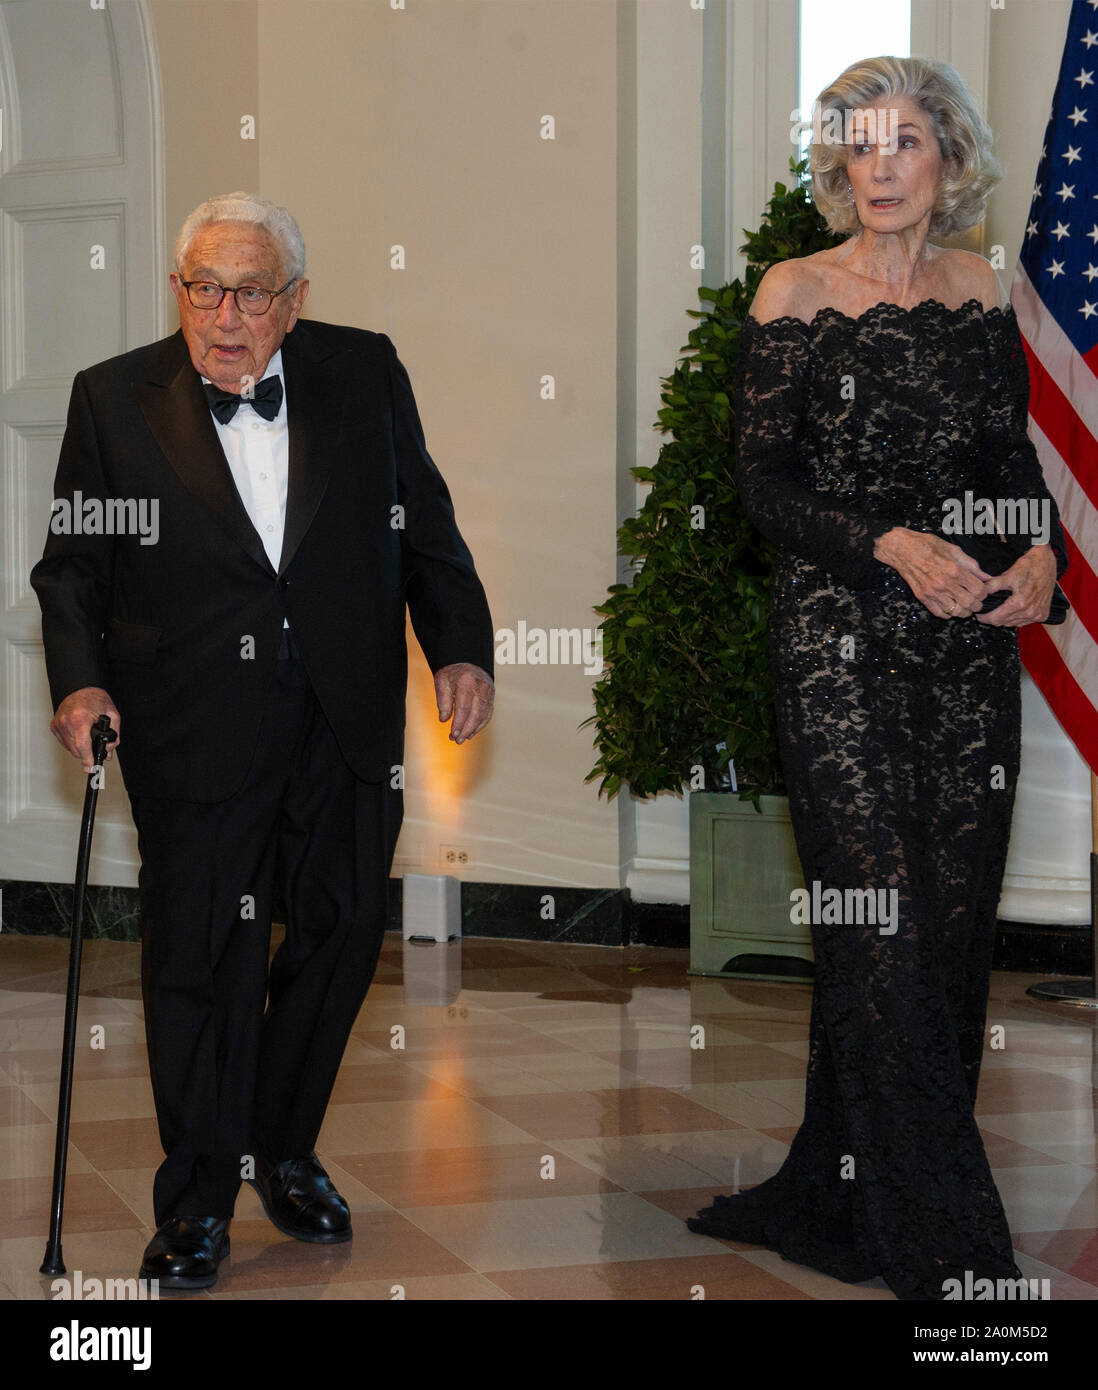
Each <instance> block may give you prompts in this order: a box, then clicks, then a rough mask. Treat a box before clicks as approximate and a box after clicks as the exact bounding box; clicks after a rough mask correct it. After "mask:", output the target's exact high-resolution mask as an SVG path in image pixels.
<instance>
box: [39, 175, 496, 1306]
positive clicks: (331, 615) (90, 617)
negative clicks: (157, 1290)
mask: <svg viewBox="0 0 1098 1390" xmlns="http://www.w3.org/2000/svg"><path fill="white" fill-rule="evenodd" d="M175 266H176V269H175V271H174V272H173V273H172V275H171V286H172V290H173V292H174V294H175V298H176V301H177V303H178V305H179V319H180V329H179V331H178V332H177V333H175V334H173V335H172V336H171V337H169V338H166V339H164V340H162V341H161V342H157V343H153V344H152V345H150V346H148V347H144V348H139V349H137V350H136V351H134V352H128V353H125V354H123V355H122V356H120V357H114V358H111V359H110V360H109V361H106V362H101V363H99V364H98V365H97V366H94V367H90V368H88V369H87V370H85V371H82V372H80V373H79V374H78V375H77V377H76V380H75V382H74V385H73V391H72V399H71V403H70V407H69V416H68V425H67V428H66V432H65V437H64V441H63V443H62V446H61V454H60V461H59V463H58V469H57V480H56V487H55V498H56V499H64V501H65V503H67V504H68V506H69V507H70V508H72V507H73V506H76V507H77V508H79V507H80V506H81V505H82V504H84V503H86V501H87V499H104V500H105V499H118V498H121V499H136V500H138V501H139V502H140V501H142V500H145V501H149V502H153V501H155V502H156V503H157V505H158V520H159V525H158V534H157V536H156V543H155V544H149V543H148V541H149V539H150V537H149V534H148V531H147V528H146V533H145V534H144V535H143V536H141V535H131V534H94V533H93V534H88V533H87V531H86V530H85V529H84V528H78V527H75V526H69V527H67V528H66V527H58V528H57V529H56V530H54V528H53V526H52V524H51V533H50V535H49V537H48V539H47V543H46V547H45V552H44V554H43V557H42V559H41V560H40V561H39V563H38V564H37V565H36V566H35V568H34V571H33V574H32V582H33V585H34V588H35V591H36V592H37V595H38V599H39V602H40V604H41V608H42V615H43V616H42V629H43V637H44V642H45V650H46V664H47V670H48V674H49V680H50V690H51V695H52V699H53V703H54V706H55V714H54V716H53V721H52V723H51V725H50V728H51V730H52V731H53V733H54V734H55V736H56V737H57V738H58V739H59V740H60V741H61V743H62V744H63V745H64V746H65V748H67V749H68V750H69V752H70V753H72V754H73V755H74V756H75V757H77V758H78V759H80V761H81V762H82V764H83V766H84V769H85V771H89V770H90V769H91V766H92V759H91V740H90V732H89V731H90V727H91V725H92V724H93V723H94V722H95V720H96V719H97V718H98V716H99V715H101V714H107V715H108V716H109V717H110V720H111V723H112V725H113V726H114V728H115V729H116V730H118V732H119V739H118V743H117V745H116V746H117V748H118V750H119V763H120V765H121V769H122V775H123V778H124V781H125V784H126V790H127V792H128V794H129V797H130V803H131V806H132V810H133V818H134V823H135V824H136V826H137V832H138V841H139V848H140V854H141V871H140V888H141V937H142V992H143V997H144V1003H145V1019H146V1034H147V1040H148V1050H149V1065H150V1071H151V1076H152V1084H153V1092H154V1095H155V1100H156V1114H157V1121H158V1125H159V1130H160V1138H161V1142H162V1144H163V1146H164V1153H165V1157H164V1161H163V1163H162V1164H161V1166H160V1168H159V1169H158V1170H157V1173H156V1178H155V1182H154V1189H153V1205H154V1210H155V1217H156V1224H157V1231H156V1234H155V1236H154V1238H153V1239H152V1241H151V1242H150V1244H149V1245H148V1248H147V1249H146V1251H145V1256H144V1262H143V1264H142V1266H141V1274H142V1276H144V1277H146V1278H157V1279H159V1280H160V1287H161V1288H162V1289H165V1288H180V1289H188V1288H204V1287H209V1286H210V1285H211V1284H213V1283H214V1282H215V1280H216V1278H217V1273H218V1266H219V1263H220V1261H221V1259H222V1258H223V1257H224V1256H225V1254H226V1253H227V1252H228V1249H229V1240H228V1228H229V1221H230V1218H231V1216H232V1213H233V1205H234V1202H235V1199H236V1195H237V1193H238V1191H239V1187H240V1184H241V1182H242V1181H249V1182H251V1183H252V1184H253V1185H254V1187H255V1188H256V1190H257V1191H258V1193H259V1196H260V1198H261V1200H262V1202H263V1206H264V1209H265V1211H266V1213H267V1215H268V1216H269V1217H270V1219H271V1221H272V1222H273V1223H274V1224H275V1226H277V1227H278V1229H279V1230H280V1231H283V1232H284V1233H286V1234H287V1235H291V1236H294V1237H296V1238H297V1239H299V1240H304V1241H314V1242H321V1243H326V1242H333V1241H343V1240H347V1239H349V1238H350V1236H351V1223H350V1217H349V1213H348V1209H347V1205H346V1203H345V1202H344V1200H343V1199H342V1197H341V1196H340V1195H339V1193H338V1192H337V1191H336V1189H335V1187H334V1186H333V1184H332V1182H331V1180H330V1178H329V1177H328V1175H327V1174H326V1173H325V1171H324V1168H323V1167H322V1166H321V1164H320V1161H319V1160H318V1158H317V1156H316V1153H315V1152H314V1146H315V1144H316V1140H317V1136H318V1134H319V1131H320V1127H321V1123H322V1121H323V1118H324V1112H325V1109H326V1107H327V1104H328V1098H329V1096H330V1094H331V1090H332V1086H333V1084H334V1082H335V1077H336V1073H337V1071H338V1069H339V1064H340V1059H341V1057H342V1055H343V1051H344V1047H345V1045H346V1042H347V1038H348V1035H349V1033H350V1029H351V1027H352V1025H353V1023H354V1020H355V1017H356V1015H357V1013H358V1010H359V1008H360V1007H361V1005H362V1002H363V1000H364V998H365V996H366V992H367V989H368V987H369V984H370V980H371V978H372V976H373V972H374V968H375V965H376V962H377V956H378V952H379V949H380V946H381V942H382V937H383V933H384V930H385V924H386V890H387V885H388V874H389V869H390V866H391V863H392V856H393V851H394V848H395V844H396V838H397V833H398V831H399V828H400V823H401V815H402V792H401V788H402V786H403V775H402V767H401V763H402V757H403V734H404V701H405V687H406V674H407V655H406V647H405V635H404V634H405V609H406V607H407V610H408V611H409V612H410V614H411V618H412V624H413V627H414V629H415V633H416V637H417V639H418V641H419V643H420V645H421V647H422V649H423V652H424V654H425V656H426V658H427V660H428V662H429V664H430V667H431V670H432V671H433V672H434V678H435V691H436V695H437V700H438V711H439V718H440V719H441V720H443V721H446V720H450V721H451V727H450V738H451V739H453V740H454V741H455V742H457V743H464V742H466V741H467V740H468V739H470V738H472V737H473V736H474V735H475V734H477V733H478V732H479V731H480V730H481V729H483V728H484V726H485V725H486V724H487V722H488V720H489V719H490V717H491V711H492V700H493V689H494V687H493V683H492V675H491V671H492V625H491V619H490V615H489V611H488V605H487V602H486V599H485V595H484V591H483V588H482V587H481V584H480V581H479V579H478V578H477V573H476V570H475V568H474V565H473V561H472V557H471V556H470V553H469V550H468V547H467V546H466V544H465V542H464V540H463V539H462V537H461V533H460V532H459V530H458V528H457V525H456V522H455V519H454V512H453V507H452V505H451V501H450V495H449V492H448V491H447V488H446V484H445V483H444V481H443V479H442V477H441V475H440V474H439V471H438V469H437V468H436V466H435V464H434V462H433V461H432V459H431V457H430V455H429V454H428V452H427V449H426V445H425V441H424V436H423V431H422V428H421V425H420V421H419V416H418V413H417V410H416V405H415V400H414V397H413V394H412V389H411V385H410V383H409V380H408V376H407V373H406V372H405V370H404V368H403V366H402V365H401V363H400V361H399V359H398V358H397V355H396V352H395V350H394V348H393V345H392V343H391V342H390V340H389V339H388V338H387V337H386V336H385V335H384V334H380V333H373V332H368V331H366V330H363V329H357V328H348V327H339V326H336V325H333V324H327V323H320V322H313V321H310V320H307V319H299V314H300V313H301V309H302V305H303V304H304V302H305V297H306V295H307V293H308V289H309V282H308V280H306V279H305V278H304V277H305V247H304V243H303V241H302V238H301V234H300V232H299V230H298V227H297V223H296V222H295V221H294V219H293V217H292V216H291V215H290V214H289V213H288V212H287V211H286V210H285V209H283V208H279V207H276V206H274V205H273V204H271V203H268V202H266V201H263V200H260V199H257V198H254V197H252V196H250V195H248V194H242V193H240V194H228V195H224V196H222V197H218V198H213V199H210V200H209V201H208V202H206V203H203V204H202V205H201V206H200V207H198V208H196V209H195V211H194V212H193V213H192V214H191V215H190V216H189V217H188V218H187V220H186V222H185V223H184V225H183V228H182V230H181V231H180V235H179V239H178V241H177V243H176V257H175ZM56 505H57V503H56V502H55V506H56ZM134 510H135V511H138V510H140V509H139V508H136V509H134ZM63 511H64V508H63V507H59V508H58V511H57V515H60V514H62V513H63ZM116 514H117V515H123V514H124V510H123V509H122V508H119V509H117V511H116ZM144 514H145V515H146V516H147V515H148V514H149V513H148V511H147V510H146V512H145V513H144ZM81 531H83V533H82V534H80V533H78V532H81ZM108 756H109V755H108ZM276 884H277V886H278V887H279V888H280V889H281V894H282V899H283V902H284V904H285V908H286V937H285V941H284V943H283V944H282V945H280V947H279V948H278V950H277V952H276V953H275V955H274V958H273V960H271V961H270V965H269V968H268V958H269V937H270V922H271V910H272V901H273V894H274V891H275V887H276Z"/></svg>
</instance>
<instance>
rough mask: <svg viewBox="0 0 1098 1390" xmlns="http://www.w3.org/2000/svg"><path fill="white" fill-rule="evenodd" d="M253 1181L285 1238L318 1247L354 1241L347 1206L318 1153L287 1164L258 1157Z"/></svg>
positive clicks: (265, 1207) (251, 1179) (271, 1217)
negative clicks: (322, 1164)
mask: <svg viewBox="0 0 1098 1390" xmlns="http://www.w3.org/2000/svg"><path fill="white" fill-rule="evenodd" d="M249 1182H250V1183H251V1185H252V1186H253V1187H254V1188H255V1190H256V1191H257V1192H258V1193H259V1200H260V1201H261V1202H262V1203H263V1210H264V1211H265V1212H266V1213H267V1215H268V1216H269V1217H270V1219H271V1221H272V1222H273V1223H274V1224H275V1225H276V1226H277V1227H278V1229H279V1230H280V1231H281V1232H282V1234H283V1235H287V1236H293V1238H294V1239H295V1240H308V1241H313V1242H315V1243H316V1244H318V1245H334V1244H335V1243H336V1242H337V1241H341V1240H350V1239H351V1234H352V1232H351V1213H350V1212H349V1211H348V1210H347V1203H346V1202H345V1201H344V1200H343V1198H342V1197H341V1196H340V1195H339V1193H338V1192H337V1191H336V1190H335V1188H334V1187H333V1186H332V1180H331V1178H329V1176H328V1174H327V1173H326V1172H325V1171H324V1169H323V1168H322V1167H321V1166H320V1160H319V1159H318V1158H317V1156H316V1154H315V1153H312V1154H309V1155H308V1156H307V1157H306V1158H288V1159H286V1161H285V1162H283V1163H268V1162H267V1160H266V1159H264V1158H263V1157H262V1156H261V1155H259V1154H256V1159H255V1177H254V1178H250V1179H249Z"/></svg>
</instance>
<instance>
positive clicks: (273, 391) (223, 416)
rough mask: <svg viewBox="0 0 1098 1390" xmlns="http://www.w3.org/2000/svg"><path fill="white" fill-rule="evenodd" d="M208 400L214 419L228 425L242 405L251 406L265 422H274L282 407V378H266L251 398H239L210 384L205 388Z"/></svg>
mask: <svg viewBox="0 0 1098 1390" xmlns="http://www.w3.org/2000/svg"><path fill="white" fill-rule="evenodd" d="M203 389H204V390H205V392H206V399H207V400H208V401H209V403H210V409H211V410H212V411H213V413H214V417H215V419H217V420H220V421H221V423H222V424H223V425H227V424H228V423H229V421H230V420H231V419H232V418H233V416H234V415H235V414H236V412H237V411H238V410H239V408H240V406H241V405H250V406H251V407H252V409H253V410H254V411H256V412H257V413H258V414H260V415H262V416H263V418H264V420H273V419H274V417H275V416H276V415H277V414H278V412H279V409H280V407H281V405H282V378H281V377H280V376H265V377H264V378H263V380H262V381H261V382H260V383H259V385H258V386H257V387H256V388H255V391H254V393H253V394H252V395H250V396H237V395H234V394H233V392H232V391H222V389H221V387H220V386H215V385H214V384H213V382H212V381H211V382H209V383H208V384H207V385H206V386H205V387H204V388H203Z"/></svg>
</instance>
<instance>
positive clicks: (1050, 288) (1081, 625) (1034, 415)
mask: <svg viewBox="0 0 1098 1390" xmlns="http://www.w3.org/2000/svg"><path fill="white" fill-rule="evenodd" d="M1010 298H1011V302H1012V304H1013V305H1014V310H1015V313H1016V314H1017V316H1018V325H1019V327H1020V329H1021V331H1022V337H1023V339H1024V341H1025V348H1026V357H1027V360H1028V363H1029V377H1030V395H1029V415H1030V419H1029V437H1030V438H1031V439H1032V441H1033V443H1034V446H1035V447H1036V450H1037V455H1038V457H1039V458H1040V460H1041V466H1042V468H1043V469H1044V473H1045V480H1046V482H1047V483H1048V487H1049V491H1050V492H1051V493H1052V495H1053V496H1054V497H1055V498H1056V504H1057V506H1058V507H1059V509H1060V520H1061V523H1062V525H1063V528H1064V535H1065V538H1066V541H1067V552H1068V559H1069V561H1070V564H1071V567H1070V569H1069V570H1068V571H1067V573H1066V574H1065V575H1064V578H1063V580H1062V588H1063V590H1064V593H1065V594H1066V595H1067V596H1068V598H1069V599H1070V600H1071V606H1072V611H1071V612H1070V613H1069V614H1068V617H1067V621H1066V622H1065V623H1063V624H1062V625H1061V626H1057V627H1043V626H1042V625H1041V624H1039V623H1030V624H1028V625H1027V626H1025V627H1022V628H1019V630H1018V641H1019V646H1020V649H1021V655H1022V661H1023V662H1024V663H1025V667H1026V670H1027V671H1028V672H1029V674H1030V675H1031V676H1032V677H1033V679H1034V681H1035V682H1036V683H1037V685H1038V686H1039V687H1040V689H1041V691H1042V692H1043V693H1044V696H1045V699H1046V700H1047V701H1048V703H1049V706H1050V707H1051V709H1052V711H1053V713H1054V714H1055V715H1056V717H1057V719H1059V721H1060V723H1061V724H1062V725H1063V727H1064V729H1065V731H1066V732H1067V734H1068V736H1069V737H1070V738H1071V740H1072V742H1073V743H1074V744H1075V746H1076V747H1077V748H1078V750H1079V752H1080V753H1081V754H1082V756H1083V758H1085V760H1086V761H1087V763H1089V765H1090V767H1091V769H1092V771H1094V772H1098V579H1096V578H1095V570H1096V569H1098V380H1096V378H1098V0H1073V4H1072V7H1071V16H1070V19H1069V21H1068V32H1067V39H1066V41H1065V44H1064V56H1063V60H1062V62H1061V64H1060V76H1059V78H1058V79H1057V82H1056V90H1055V92H1054V94H1053V98H1052V114H1051V115H1050V116H1049V121H1048V127H1047V129H1046V130H1045V143H1044V148H1043V149H1042V151H1041V162H1040V164H1038V166H1037V181H1036V187H1035V188H1034V190H1033V201H1032V204H1031V207H1030V214H1029V222H1028V224H1027V226H1026V233H1025V237H1024V239H1023V242H1022V254H1021V258H1020V260H1019V263H1018V269H1017V271H1016V273H1015V276H1014V283H1013V285H1012V287H1011V292H1010Z"/></svg>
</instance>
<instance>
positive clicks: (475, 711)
mask: <svg viewBox="0 0 1098 1390" xmlns="http://www.w3.org/2000/svg"><path fill="white" fill-rule="evenodd" d="M495 696H496V687H495V684H494V682H493V681H492V677H491V676H490V675H489V674H488V672H487V671H482V670H481V669H480V667H479V666H474V665H473V664H472V663H471V662H469V661H457V662H455V663H454V664H453V665H452V666H443V667H442V669H441V670H440V671H437V672H436V673H435V699H436V700H437V701H438V717H439V719H440V720H441V721H442V723H445V722H446V720H447V719H449V718H450V716H451V715H453V717H454V720H453V723H452V724H451V725H450V737H451V739H453V741H454V742H455V743H464V742H465V741H466V739H470V738H472V737H473V735H474V734H479V733H480V731H481V729H483V728H484V726H485V725H486V724H487V723H488V721H489V719H491V717H492V704H493V702H494V700H495Z"/></svg>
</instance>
